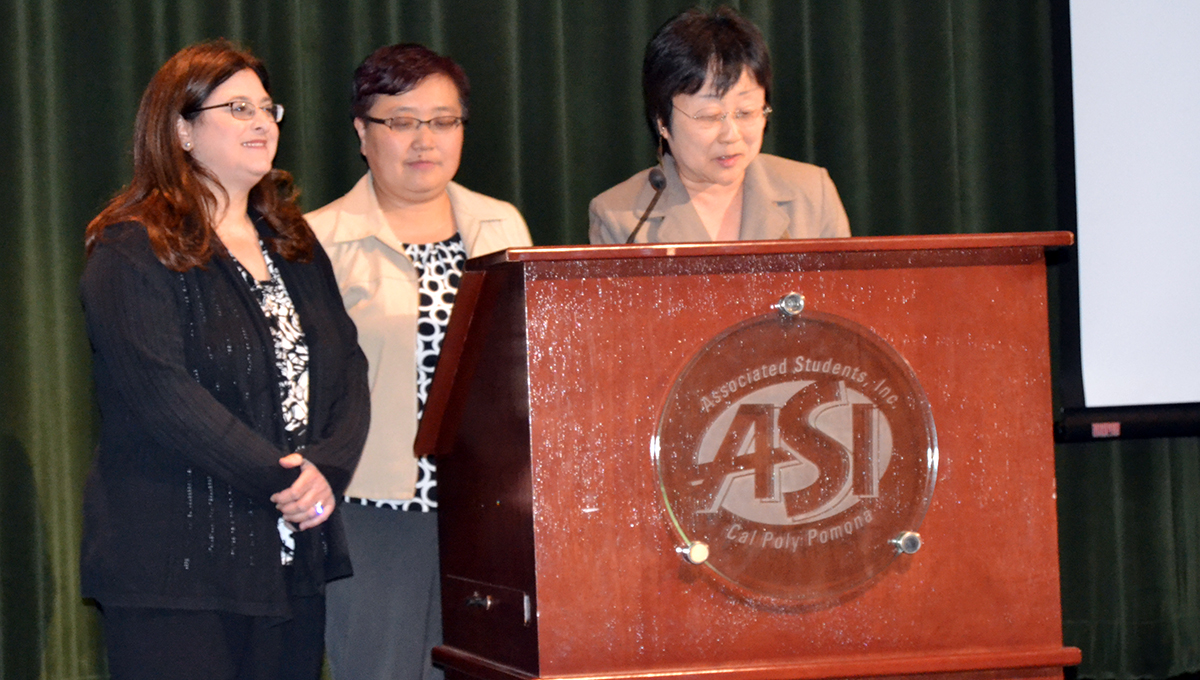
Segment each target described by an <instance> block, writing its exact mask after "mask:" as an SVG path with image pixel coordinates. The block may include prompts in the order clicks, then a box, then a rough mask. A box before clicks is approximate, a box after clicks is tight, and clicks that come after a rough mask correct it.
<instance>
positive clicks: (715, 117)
mask: <svg viewBox="0 0 1200 680" xmlns="http://www.w3.org/2000/svg"><path fill="white" fill-rule="evenodd" d="M671 106H672V107H673V108H674V109H675V110H676V111H678V112H680V113H682V114H683V115H685V116H687V117H688V118H691V119H692V120H694V121H696V122H697V123H699V124H700V127H704V128H715V127H717V126H718V125H720V124H721V123H724V122H725V119H726V118H728V117H729V115H730V114H733V122H734V124H735V125H741V126H750V125H754V124H756V123H758V122H759V121H761V120H765V119H766V117H767V116H769V115H771V111H772V109H771V107H770V106H763V107H762V108H761V109H737V110H736V111H722V112H720V113H698V114H696V115H694V116H693V115H692V114H690V113H688V112H687V111H684V110H683V109H681V108H679V107H678V106H675V105H674V104H671Z"/></svg>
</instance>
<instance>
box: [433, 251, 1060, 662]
mask: <svg viewBox="0 0 1200 680" xmlns="http://www.w3.org/2000/svg"><path fill="white" fill-rule="evenodd" d="M503 267H505V268H516V267H519V269H520V272H521V274H520V283H519V288H520V290H521V298H522V299H521V307H522V309H521V310H516V309H514V308H513V307H511V306H510V307H507V308H506V312H505V313H518V314H520V315H521V316H520V319H519V321H513V322H511V323H510V325H511V326H512V328H510V331H512V330H513V329H518V328H519V331H520V332H522V333H524V343H525V345H524V346H525V349H526V351H527V356H526V357H524V362H523V364H521V362H520V361H519V360H518V359H516V358H512V363H516V364H521V365H520V366H519V372H520V373H521V375H520V377H521V379H523V380H525V381H526V382H525V383H524V384H525V385H526V386H527V389H528V393H527V398H528V403H527V405H525V407H527V423H526V424H527V428H528V430H527V434H528V451H527V454H525V455H527V458H523V459H522V461H521V464H527V465H528V478H527V479H525V480H523V481H521V484H525V483H527V484H528V485H529V486H528V498H529V500H528V502H529V506H528V511H527V514H522V513H517V514H515V515H513V516H512V517H511V518H510V519H511V522H512V523H513V524H520V523H521V522H524V521H528V522H529V526H527V527H523V528H522V527H519V526H512V527H511V528H512V529H513V530H514V531H516V532H517V533H518V535H520V533H521V532H522V531H524V532H526V534H525V535H526V536H529V542H528V543H524V542H522V541H518V546H519V547H520V548H521V549H522V550H528V551H529V552H528V553H522V555H521V558H520V559H518V560H517V561H518V562H519V561H521V560H527V562H526V563H525V566H523V567H521V569H518V570H517V571H522V570H523V571H522V573H524V574H525V576H524V577H520V578H526V581H525V582H524V583H515V582H514V578H512V577H497V576H495V575H490V574H489V573H488V572H489V570H490V568H489V566H488V564H487V557H486V554H484V553H474V554H473V556H472V558H471V559H472V560H474V562H471V563H470V564H469V565H468V564H467V561H465V560H457V561H456V560H454V559H451V561H450V562H451V563H450V564H444V565H443V566H444V569H446V571H447V577H456V578H462V577H464V576H469V577H473V578H475V580H478V581H482V582H487V583H498V584H499V585H501V586H504V587H513V586H515V587H516V588H517V589H518V590H519V591H521V592H523V593H526V594H528V596H529V597H528V599H529V602H530V603H531V606H532V607H533V614H534V618H535V621H534V622H533V624H534V625H532V626H528V628H529V629H530V630H531V631H532V632H531V633H530V635H532V636H533V637H535V638H536V654H535V655H534V656H535V657H536V658H530V657H529V654H526V655H525V656H524V657H521V658H524V659H526V661H525V662H522V661H521V659H520V658H517V657H512V658H511V659H510V660H507V661H498V662H497V663H498V664H499V665H498V666H496V667H497V668H504V667H510V668H511V669H516V670H514V671H513V672H514V673H517V674H524V675H526V676H530V677H532V676H539V677H563V676H572V675H577V676H611V677H636V676H638V675H645V674H655V673H658V674H667V675H670V674H672V673H674V674H682V675H681V677H682V676H686V675H688V674H689V673H700V672H713V669H724V670H723V672H727V673H742V674H743V675H744V676H745V677H764V678H765V677H784V676H791V677H825V676H820V675H809V674H806V672H798V671H797V669H798V668H801V667H804V668H809V669H819V668H823V667H828V668H834V667H836V668H839V669H840V670H838V671H836V672H833V671H831V672H830V673H831V674H830V675H828V676H827V677H841V676H843V675H879V676H882V675H903V674H905V673H916V672H924V673H930V672H936V671H938V670H967V669H984V670H986V669H1010V670H1011V669H1012V668H1014V667H1021V666H1024V667H1028V668H1035V667H1041V666H1053V665H1055V664H1058V665H1061V664H1062V663H1067V662H1069V660H1070V659H1071V658H1074V656H1073V654H1074V655H1077V652H1075V651H1074V650H1064V649H1063V647H1062V633H1061V612H1060V608H1059V583H1058V568H1057V560H1058V554H1057V527H1056V517H1055V483H1054V455H1053V438H1052V432H1051V428H1052V423H1051V401H1050V385H1049V379H1048V372H1049V349H1048V324H1047V310H1046V288H1045V262H1044V258H1043V255H1042V249H1041V248H1040V247H1001V248H961V249H955V248H941V249H935V250H903V249H901V250H889V251H884V252H875V251H851V252H766V253H749V254H738V255H737V256H726V255H719V254H717V255H712V256H709V257H704V256H701V257H687V258H681V257H669V256H667V257H629V258H620V257H604V258H594V259H579V260H565V259H543V260H532V261H522V262H518V263H511V262H510V263H506V264H504V265H503ZM513 276H514V275H513V274H511V273H510V274H506V275H505V278H506V280H508V283H507V284H505V285H507V286H509V287H513V286H516V285H517V284H516V283H515V282H514V281H513V280H512V277H513ZM485 288H486V286H485ZM789 293H800V294H801V295H803V297H804V312H802V313H801V316H802V317H803V314H804V313H809V314H810V315H829V317H830V318H834V319H839V320H844V321H845V322H847V323H848V324H852V325H857V326H860V327H861V328H863V329H866V330H867V331H869V333H870V334H872V335H873V336H877V337H878V338H879V339H880V341H881V342H882V343H883V344H884V345H885V346H886V347H888V348H890V349H891V350H893V351H894V352H895V354H896V355H897V356H898V357H900V358H902V360H903V362H904V363H905V365H906V366H907V367H908V368H909V369H910V370H911V375H912V376H913V378H914V379H915V382H916V383H917V384H918V385H919V386H920V389H921V390H923V396H924V398H925V399H927V405H928V409H929V412H930V413H931V416H932V421H933V422H934V423H935V424H936V449H937V465H936V470H935V472H936V479H935V480H931V482H932V489H933V491H932V496H931V498H930V499H929V502H928V508H927V510H924V509H922V513H921V516H920V517H918V520H917V521H918V522H919V526H915V527H914V528H915V529H916V532H919V536H920V543H921V545H920V549H919V550H918V551H916V552H915V553H913V554H899V553H897V554H896V555H895V556H894V559H890V560H888V561H886V562H885V566H884V567H883V568H882V569H881V570H880V571H879V572H878V573H873V574H869V575H868V576H867V577H866V578H865V580H864V581H863V583H861V584H859V585H857V586H855V587H850V588H840V589H834V590H832V591H830V592H831V596H830V597H824V598H822V597H810V596H798V597H797V596H794V593H792V592H789V591H788V590H787V589H786V588H784V589H783V590H781V591H774V590H772V589H771V588H769V587H768V588H762V587H756V586H752V587H747V586H746V584H745V583H738V582H736V580H733V579H730V578H728V577H727V576H728V575H722V574H721V573H719V570H715V569H714V568H712V567H710V566H708V565H706V564H692V563H690V562H689V561H687V560H686V559H684V557H683V555H682V554H681V552H680V551H681V549H683V548H686V545H685V542H684V538H683V536H682V535H681V532H680V530H679V528H678V525H677V523H675V522H673V521H672V517H671V512H670V510H669V507H670V506H669V502H670V498H669V494H667V493H665V492H664V488H663V486H662V478H661V475H660V470H659V469H658V468H657V467H656V463H657V460H656V455H657V454H658V452H657V451H656V450H655V448H654V447H655V446H656V445H657V442H658V437H659V436H660V431H659V429H660V425H661V422H662V416H663V413H664V409H666V408H667V407H668V401H669V399H670V395H671V394H672V390H673V389H674V388H675V387H676V385H677V383H678V381H679V380H680V378H681V376H682V375H684V373H685V371H686V369H687V367H688V366H689V362H692V361H693V360H694V359H695V357H697V355H699V354H701V353H703V351H704V350H705V348H706V347H707V346H708V345H709V344H710V343H712V342H713V341H714V339H715V338H718V337H720V336H721V335H722V334H724V333H728V332H729V331H730V329H734V328H737V327H739V325H744V324H747V323H749V322H752V321H753V320H755V319H761V318H764V315H769V314H772V313H775V312H774V310H776V309H777V305H778V303H779V302H780V300H781V299H782V298H783V297H784V296H786V295H788V294H789ZM456 313H457V312H456ZM510 335H511V333H510ZM798 342H799V344H798V347H797V350H796V354H797V355H802V354H803V352H804V350H803V346H802V345H803V343H802V341H798ZM477 349H478V350H479V352H480V353H481V354H482V355H484V356H486V354H487V350H486V349H484V348H483V346H481V347H480V348H477ZM485 363H486V362H485ZM495 365H496V366H499V365H501V364H499V363H497V364H495ZM505 370H508V368H507V367H506V368H505ZM481 371H482V369H479V368H477V369H475V373H480V372H481ZM476 380H478V378H476ZM780 403H782V402H780ZM467 410H468V411H469V410H470V407H468V408H467ZM465 420H469V418H467V419H464V421H465ZM513 420H514V425H513V426H514V427H515V426H516V425H515V422H516V419H515V418H514V419H513ZM456 427H457V430H456V431H458V432H465V431H466V430H467V429H469V428H466V427H464V426H462V425H458V426H456ZM459 436H460V437H461V436H462V435H459ZM480 436H481V435H475V437H476V439H477V440H478V439H479V437H480ZM481 445H482V444H480V443H479V442H478V441H477V442H476V444H475V446H477V447H478V446H481ZM463 448H464V447H463V445H461V444H460V445H459V446H457V447H456V448H455V450H454V452H453V453H451V454H450V456H449V457H448V459H447V461H445V462H446V464H447V466H448V469H450V470H454V469H455V465H456V463H454V462H452V459H453V458H454V457H455V456H459V455H462V452H461V451H460V449H463ZM466 448H470V447H469V446H467V447H466ZM495 453H497V454H502V455H504V456H511V455H513V454H512V453H511V452H499V451H497V452H495ZM478 457H479V454H474V459H478ZM518 457H520V456H519V455H518ZM466 458H467V457H466V455H463V458H462V460H466ZM439 467H441V464H439ZM451 474H452V475H462V474H466V473H465V472H464V471H462V470H458V471H455V472H452V473H451ZM447 483H449V482H447ZM482 495H483V496H484V497H486V498H491V497H492V496H495V495H496V493H495V492H494V491H492V492H491V495H488V492H482ZM477 504H478V503H477ZM443 512H445V510H443ZM472 512H477V511H471V512H465V513H464V512H460V513H458V514H457V515H456V517H454V518H445V519H455V521H474V518H473V517H471V516H470V515H471V514H472ZM502 524H503V522H501V523H499V524H497V523H493V524H492V527H493V529H492V530H493V531H502V530H505V526H502ZM726 526H733V524H732V523H729V524H727V525H726ZM859 528H861V527H859ZM530 530H531V531H530ZM731 531H732V530H731ZM847 533H850V534H853V533H854V531H853V530H851V531H850V532H847ZM859 533H860V538H861V533H862V532H859ZM530 534H531V535H530ZM777 538H778V537H777V536H773V537H772V540H771V541H769V542H768V541H764V538H763V537H762V536H756V537H755V538H747V539H746V540H748V541H751V542H753V541H755V540H758V541H764V542H763V548H764V549H766V550H787V551H790V552H791V557H790V559H793V560H794V561H796V563H797V564H801V565H803V562H804V560H805V559H806V557H805V554H806V550H804V549H801V546H800V545H799V541H798V540H795V539H793V541H792V543H779V542H778V541H777V540H775V539H777ZM846 538H847V537H846V536H842V535H840V534H834V533H831V532H826V535H825V537H824V538H822V537H821V536H820V534H817V535H816V536H814V537H813V539H812V540H813V541H815V545H814V546H813V547H812V549H810V550H807V553H808V554H809V555H811V556H815V557H814V559H815V558H819V557H820V555H822V554H824V555H826V556H829V555H837V554H838V551H839V548H838V546H837V545H836V544H835V541H838V540H844V539H846ZM882 538H883V539H886V536H883V537H882ZM850 539H851V540H853V537H850ZM443 540H454V539H453V538H452V537H449V536H447V533H446V531H445V530H444V531H443ZM873 540H881V539H878V538H877V539H873ZM822 541H824V542H822ZM714 547H715V546H714ZM505 559H506V560H507V561H512V558H511V557H510V558H505ZM468 567H469V569H468ZM854 568H855V565H854V564H853V563H852V562H843V563H842V564H841V566H839V567H837V569H838V570H843V571H853V570H854ZM462 569H468V570H470V571H471V572H472V573H471V574H460V573H459V574H456V573H453V572H454V571H456V570H462ZM820 572H821V567H820V566H819V565H817V566H812V565H809V566H803V567H801V568H798V571H796V572H795V573H794V574H793V576H792V578H793V580H794V578H795V574H805V573H808V574H819V573H820ZM833 576H834V577H836V576H837V574H833ZM520 578H517V579H516V580H520ZM530 578H531V579H532V582H530V580H529V579H530ZM765 578H767V579H768V580H769V579H770V578H771V574H770V573H767V574H766V576H765ZM833 580H834V581H836V580H837V578H833ZM767 585H770V584H769V583H768V584H767ZM801 590H802V589H801ZM447 606H448V608H449V610H450V611H448V613H447V617H448V629H447V631H448V632H447V637H446V640H447V642H446V644H447V648H448V649H452V650H459V651H462V650H463V649H464V648H463V647H460V646H456V644H457V643H456V642H455V641H454V640H453V639H452V634H451V633H450V630H451V629H452V628H453V626H452V625H450V624H449V618H450V617H452V616H453V613H452V612H453V609H454V607H455V606H456V604H455V603H453V602H449V601H447ZM466 651H467V652H469V654H471V655H477V656H478V657H480V658H492V659H493V661H495V659H494V658H493V657H489V652H488V651H487V650H486V649H484V648H483V647H476V648H475V649H467V650H466ZM1072 652H1073V654H1072ZM442 658H443V659H445V658H449V656H447V654H445V653H444V654H443V655H442ZM921 659H925V660H927V661H926V662H922V661H920V660H921ZM930 659H933V660H935V661H928V660H930ZM955 659H957V660H959V661H961V663H960V664H959V665H955V664H956V663H959V661H954V660H955ZM1022 659H1024V661H1022ZM823 664H824V666H823ZM830 664H832V665H830ZM854 664H857V665H854ZM939 664H940V665H939ZM772 668H775V669H787V670H777V671H772V670H770V669H772ZM856 668H857V669H858V670H855V669H856ZM752 669H759V670H758V671H753V670H752ZM764 669H766V670H764ZM813 672H814V673H815V672H816V671H813ZM997 672H1001V671H997ZM755 673H758V675H755ZM1004 673H1009V674H1008V675H1004ZM477 675H482V674H477ZM502 675H503V673H502ZM1043 675H1044V671H1041V670H1028V671H1027V673H1026V675H1022V674H1021V673H1017V674H1016V675H1013V674H1012V673H1011V672H1010V671H1003V672H1001V675H999V676H996V677H1026V676H1027V677H1042V676H1043ZM1053 675H1054V673H1053V672H1051V673H1050V676H1053Z"/></svg>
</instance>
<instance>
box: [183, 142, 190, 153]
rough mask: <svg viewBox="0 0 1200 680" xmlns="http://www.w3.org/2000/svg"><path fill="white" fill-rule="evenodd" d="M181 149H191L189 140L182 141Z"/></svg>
mask: <svg viewBox="0 0 1200 680" xmlns="http://www.w3.org/2000/svg"><path fill="white" fill-rule="evenodd" d="M183 150H184V151H191V150H192V143H191V142H184V143H183Z"/></svg>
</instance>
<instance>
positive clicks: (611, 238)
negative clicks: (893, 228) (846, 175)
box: [588, 153, 850, 244]
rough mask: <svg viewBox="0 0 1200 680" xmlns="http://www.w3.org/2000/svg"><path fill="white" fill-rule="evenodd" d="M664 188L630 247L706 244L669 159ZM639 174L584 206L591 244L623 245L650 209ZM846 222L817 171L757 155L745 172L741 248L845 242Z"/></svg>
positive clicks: (828, 182)
mask: <svg viewBox="0 0 1200 680" xmlns="http://www.w3.org/2000/svg"><path fill="white" fill-rule="evenodd" d="M663 171H664V174H665V175H666V177H667V186H666V188H665V189H663V194H662V197H661V198H659V199H658V204H657V205H655V206H654V210H652V211H651V212H650V217H649V218H648V219H647V220H646V223H645V224H644V225H643V226H642V229H641V231H639V232H638V235H637V239H636V241H637V242H638V243H688V242H695V241H712V237H711V236H709V234H708V230H707V229H705V228H704V224H703V223H702V222H701V221H700V215H699V214H697V213H696V208H695V207H694V206H693V205H692V202H691V198H690V197H689V196H688V193H687V189H685V188H684V186H683V182H681V181H680V179H679V171H678V170H677V169H676V167H675V159H674V158H672V157H671V156H670V154H668V155H667V156H665V157H664V158H663ZM649 174H650V170H649V169H647V170H643V171H641V172H639V173H638V174H636V175H634V176H633V177H630V178H629V179H627V180H625V181H624V182H621V183H620V184H618V185H617V186H615V187H613V188H611V189H609V190H608V191H605V192H604V193H602V194H600V195H599V196H597V197H595V198H593V199H592V202H591V205H589V206H588V219H589V222H590V226H589V229H588V237H589V239H590V240H591V242H592V243H597V244H599V243H624V242H625V239H627V238H628V237H629V233H630V232H632V231H633V228H634V226H636V225H637V222H638V220H639V219H641V217H642V213H643V212H645V210H646V206H648V205H650V199H651V198H653V197H654V188H653V187H651V186H650V181H649V179H648V176H649ZM849 235H850V220H849V219H848V218H847V217H846V209H845V208H844V207H842V199H841V198H839V197H838V193H837V188H836V187H834V186H833V180H832V179H830V178H829V173H828V172H827V171H826V170H825V168H820V167H817V166H815V165H810V164H808V163H800V162H799V161H793V160H788V159H786V158H780V157H779V156H772V155H770V154H765V153H763V154H759V155H758V156H757V157H756V158H755V159H754V160H753V161H751V162H750V165H749V166H748V167H747V168H746V180H745V194H744V195H743V196H742V231H741V234H740V235H739V237H738V240H741V241H754V240H772V239H789V238H826V237H833V236H849Z"/></svg>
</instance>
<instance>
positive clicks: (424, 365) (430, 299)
mask: <svg viewBox="0 0 1200 680" xmlns="http://www.w3.org/2000/svg"><path fill="white" fill-rule="evenodd" d="M404 254H405V255H407V256H408V259H410V260H412V263H413V267H414V268H415V269H416V270H417V280H418V283H417V286H418V289H419V295H420V299H419V301H418V304H417V356H416V361H417V420H418V421H419V420H420V419H421V416H422V415H423V414H424V413H425V400H426V398H428V396H429V386H430V385H431V384H433V373H434V370H435V369H437V363H438V357H439V356H441V353H442V339H443V338H445V337H446V326H447V325H448V324H449V322H450V312H451V311H452V310H453V309H454V298H455V296H456V295H457V294H458V282H459V279H460V278H461V277H462V272H463V266H464V265H465V264H466V262H467V249H466V247H465V246H463V242H462V237H460V236H459V235H458V234H457V233H456V234H454V235H453V236H451V237H450V238H448V239H446V240H444V241H439V242H437V243H406V244H404ZM345 501H346V502H347V503H358V504H361V505H373V506H375V507H379V508H391V509H393V510H411V511H414V512H431V511H433V510H436V509H437V467H436V466H435V465H434V463H433V461H432V460H430V459H429V457H428V456H422V457H421V458H419V459H417V490H416V494H415V495H414V496H413V497H412V498H411V499H409V500H378V499H366V498H352V497H349V496H347V497H346V498H345Z"/></svg>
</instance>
